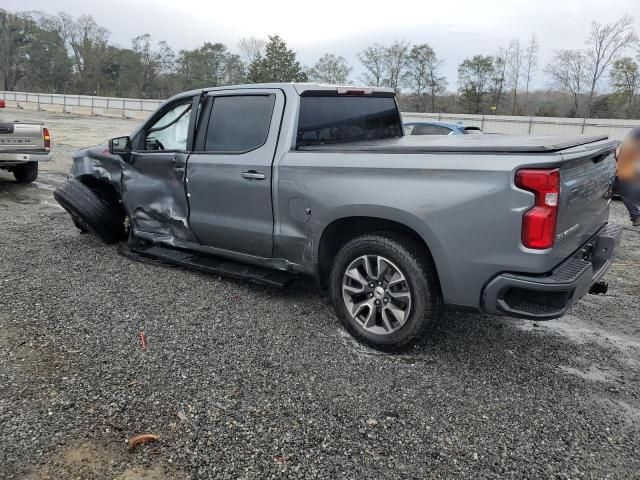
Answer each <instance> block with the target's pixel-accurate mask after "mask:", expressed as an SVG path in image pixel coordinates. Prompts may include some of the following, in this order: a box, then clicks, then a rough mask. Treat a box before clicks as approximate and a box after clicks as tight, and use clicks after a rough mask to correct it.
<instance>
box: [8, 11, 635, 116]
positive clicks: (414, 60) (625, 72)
mask: <svg viewBox="0 0 640 480" xmlns="http://www.w3.org/2000/svg"><path fill="white" fill-rule="evenodd" d="M109 37H110V35H109V31H108V30H107V29H105V28H104V27H102V26H100V25H99V24H98V23H97V22H96V21H95V20H94V19H93V18H92V17H91V16H87V15H83V16H80V17H77V18H74V17H72V16H70V15H67V14H65V13H61V14H59V15H47V14H44V13H39V12H18V13H15V14H13V13H10V12H7V11H5V10H1V9H0V75H1V77H0V87H1V88H0V89H3V90H24V91H33V92H51V93H76V94H86V95H102V96H118V97H134V98H167V97H169V96H170V95H172V94H174V93H177V92H180V91H184V90H189V89H193V88H200V87H205V86H220V85H229V84H238V83H258V82H288V81H314V82H321V83H337V84H347V83H361V84H367V85H374V86H388V87H391V88H393V89H395V90H396V91H397V92H399V94H400V95H399V101H400V103H401V106H402V108H403V109H404V110H407V111H424V112H439V111H443V112H449V113H482V114H502V115H538V116H575V117H578V116H598V117H613V118H615V117H622V118H637V117H638V114H639V113H640V111H639V110H640V103H639V102H638V87H639V86H640V70H639V69H640V67H639V65H638V61H637V59H638V50H637V49H638V36H637V35H636V33H635V30H634V25H633V19H632V18H631V17H629V16H623V17H622V18H621V19H620V20H618V21H617V22H614V23H612V24H604V25H603V24H599V23H596V22H593V23H592V24H591V28H590V31H589V33H588V36H587V38H586V41H585V48H584V49H579V50H558V51H555V52H554V56H553V59H552V61H551V62H550V63H549V64H548V65H545V66H540V65H539V60H538V57H539V50H540V45H539V42H538V39H537V37H536V36H535V35H533V36H531V37H530V38H529V39H527V40H526V41H524V42H522V41H521V40H520V39H513V40H511V41H510V42H509V44H508V45H506V46H504V47H501V48H498V49H497V51H496V52H494V53H493V54H491V55H484V54H478V55H472V56H470V57H469V58H467V59H465V60H464V61H463V62H462V63H461V64H460V65H459V66H458V79H457V85H455V86H454V85H449V84H448V82H447V79H446V77H445V76H444V75H443V74H442V65H443V62H444V60H443V59H441V58H439V57H438V55H437V54H436V52H435V51H434V50H433V48H432V47H431V46H430V45H429V44H427V43H422V44H417V45H411V44H409V42H407V41H404V40H401V41H394V42H393V43H391V44H388V45H382V44H378V43H376V44H373V45H371V46H369V47H367V48H365V49H363V50H362V51H360V52H358V54H357V57H358V60H359V63H360V66H359V71H360V72H362V73H361V75H359V76H358V77H357V78H352V73H353V68H352V66H350V65H349V64H348V62H347V61H346V60H345V59H344V58H343V57H341V56H336V55H334V54H331V53H327V54H325V55H324V56H322V57H321V58H320V59H319V60H318V61H317V62H316V63H315V64H314V65H312V66H310V67H306V66H303V65H301V64H300V62H299V61H298V59H297V56H296V53H295V52H294V51H293V50H291V49H290V48H289V47H288V46H287V44H286V43H285V41H284V40H283V39H282V38H280V37H279V36H278V35H274V36H270V37H269V38H268V39H267V40H262V39H256V38H253V37H251V38H243V39H241V40H240V41H239V42H238V43H237V45H235V46H234V47H233V48H232V49H230V48H229V47H227V46H226V45H224V44H222V43H211V42H205V43H203V44H202V46H200V47H198V48H195V49H193V50H188V49H185V50H180V51H177V52H176V51H175V50H174V49H173V48H172V47H171V46H170V45H169V44H168V43H167V42H165V41H155V40H154V39H152V38H151V36H150V35H149V34H142V35H139V36H137V37H135V38H133V39H132V40H131V45H130V46H128V47H122V46H119V45H116V44H114V43H113V42H111V41H110V38H109ZM541 75H543V77H541ZM541 80H545V83H546V84H547V85H548V89H546V90H540V89H537V90H535V91H532V89H531V85H533V84H540V83H541ZM452 90H454V91H452ZM602 91H605V92H606V93H604V94H603V93H599V92H602Z"/></svg>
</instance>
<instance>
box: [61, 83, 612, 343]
mask: <svg viewBox="0 0 640 480" xmlns="http://www.w3.org/2000/svg"><path fill="white" fill-rule="evenodd" d="M617 144H618V143H617V142H616V141H614V140H609V139H608V138H607V137H602V136H600V137H590V136H577V137H538V136H526V137H516V136H493V135H460V136H405V135H404V132H403V126H402V121H401V118H400V113H399V111H398V107H397V104H396V101H395V94H394V92H393V91H392V90H390V89H384V88H354V87H335V86H326V85H313V84H257V85H242V86H228V87H217V88H209V89H204V90H195V91H190V92H185V93H182V94H179V95H177V96H175V97H173V98H171V99H169V100H167V101H166V102H165V103H164V104H163V105H162V106H161V107H160V108H159V109H158V110H157V111H156V112H155V113H154V114H152V115H151V117H150V118H149V119H148V120H147V121H146V122H145V123H144V124H142V125H140V127H138V128H137V129H136V130H135V131H134V132H132V134H131V135H130V136H127V137H119V138H114V139H112V140H111V141H110V142H109V146H108V147H106V146H99V147H94V148H88V149H85V150H81V151H79V152H77V153H76V154H75V155H74V158H73V160H74V161H73V167H72V170H71V177H72V178H71V179H70V180H69V181H68V182H67V183H66V184H64V185H62V186H61V187H59V189H58V190H57V191H56V192H55V197H56V199H57V200H58V202H59V203H60V204H61V205H62V206H63V207H64V208H65V209H66V210H67V211H68V212H69V213H70V214H71V216H72V218H73V220H74V222H75V224H76V225H77V226H78V227H79V228H81V229H83V230H88V231H90V232H93V233H94V234H96V235H98V236H99V237H101V238H102V239H103V240H105V241H107V242H116V241H119V240H120V239H122V238H123V237H124V235H125V234H126V233H128V242H129V247H130V248H131V249H132V250H133V251H134V252H137V253H138V254H141V255H147V256H152V257H155V258H160V259H162V260H164V261H167V262H172V263H176V264H180V265H185V266H188V267H193V268H198V269H201V270H205V271H211V272H216V273H218V274H223V275H229V276H232V277H236V278H243V279H247V280H250V281H253V282H256V283H262V284H268V285H273V286H280V287H281V286H284V285H286V284H287V283H288V282H289V281H290V280H291V279H292V278H294V277H295V276H296V275H307V276H311V277H313V278H314V279H315V281H316V283H317V285H318V287H319V289H320V290H321V291H322V292H326V294H328V296H329V298H330V299H331V301H332V302H333V304H334V306H335V310H336V313H337V315H338V317H339V318H340V320H341V321H342V323H343V325H344V326H345V327H346V328H347V330H348V331H349V332H351V333H352V334H353V335H354V336H355V337H357V338H358V339H360V340H361V341H363V342H365V343H367V344H369V345H371V346H373V347H376V348H379V349H385V350H394V349H401V348H406V347H408V346H410V345H413V344H415V343H416V342H417V341H419V340H420V339H421V338H423V337H424V336H425V335H426V334H427V332H428V331H429V328H430V327H431V326H432V325H433V323H434V322H435V321H436V320H437V319H438V318H439V317H440V315H441V312H442V308H443V306H447V307H450V308H455V309H465V310H469V309H471V310H476V311H483V312H488V313H490V314H495V315H509V316H513V317H521V318H526V319H535V320H545V319H552V318H557V317H559V316H562V315H563V314H565V313H566V312H567V310H568V309H569V308H570V307H571V306H572V305H573V304H575V303H576V302H577V301H578V300H579V299H580V298H581V297H582V296H584V295H585V294H587V292H588V291H589V290H590V289H591V288H592V286H593V285H594V284H596V283H597V282H600V281H601V279H602V277H603V276H604V274H605V272H606V271H607V269H608V268H609V266H610V264H611V262H612V260H613V258H614V256H615V252H616V250H617V247H618V244H619V241H620V238H621V233H622V228H621V227H620V226H617V225H613V224H610V223H608V216H609V204H610V201H611V185H612V180H613V178H614V170H615V166H614V163H615V161H614V151H615V149H616V146H617ZM259 320H260V319H256V321H259Z"/></svg>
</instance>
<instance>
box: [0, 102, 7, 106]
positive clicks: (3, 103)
mask: <svg viewBox="0 0 640 480" xmlns="http://www.w3.org/2000/svg"><path fill="white" fill-rule="evenodd" d="M6 106H7V103H6V102H5V101H4V100H0V108H4V107H6Z"/></svg>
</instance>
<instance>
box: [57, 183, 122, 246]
mask: <svg viewBox="0 0 640 480" xmlns="http://www.w3.org/2000/svg"><path fill="white" fill-rule="evenodd" d="M53 196H54V198H55V199H56V200H57V202H58V203H59V204H60V205H61V206H62V208H64V209H65V210H66V211H67V212H68V213H69V215H71V218H72V219H73V222H74V223H75V225H76V226H77V227H78V228H79V229H80V231H83V230H84V231H89V232H91V233H93V234H94V235H95V236H96V237H98V238H100V239H101V240H102V241H103V242H105V243H115V242H117V241H118V240H120V239H122V237H123V235H124V218H122V216H121V215H120V214H119V212H118V208H117V206H115V205H111V204H110V203H109V202H108V201H107V200H106V199H105V198H103V197H102V196H100V195H96V194H95V193H94V192H93V191H92V190H91V189H89V187H87V186H85V185H83V184H82V183H80V182H79V181H78V180H75V179H72V180H68V181H67V182H65V183H64V184H62V185H61V186H60V187H58V188H57V189H56V190H55V191H54V192H53Z"/></svg>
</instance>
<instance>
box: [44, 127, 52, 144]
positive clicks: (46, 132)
mask: <svg viewBox="0 0 640 480" xmlns="http://www.w3.org/2000/svg"><path fill="white" fill-rule="evenodd" d="M42 139H43V140H44V148H51V134H49V129H48V128H43V129H42Z"/></svg>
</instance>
